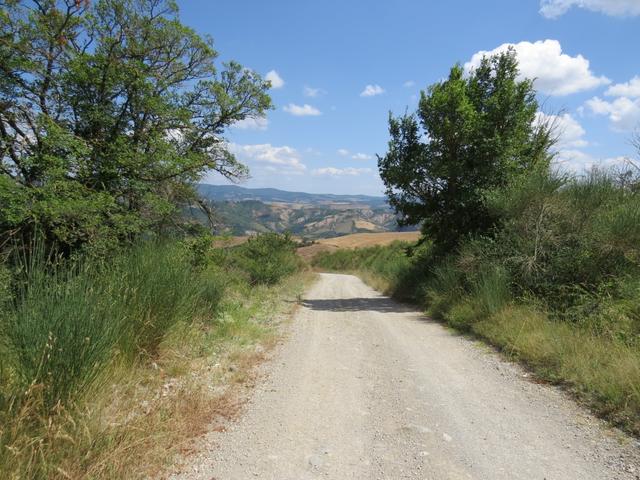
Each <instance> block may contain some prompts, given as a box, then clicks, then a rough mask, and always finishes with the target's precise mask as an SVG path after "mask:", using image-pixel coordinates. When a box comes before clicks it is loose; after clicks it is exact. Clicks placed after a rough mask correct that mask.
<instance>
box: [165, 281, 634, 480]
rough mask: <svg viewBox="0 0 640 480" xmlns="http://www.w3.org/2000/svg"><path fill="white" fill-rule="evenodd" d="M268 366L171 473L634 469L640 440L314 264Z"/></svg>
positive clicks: (291, 475)
mask: <svg viewBox="0 0 640 480" xmlns="http://www.w3.org/2000/svg"><path fill="white" fill-rule="evenodd" d="M263 370H264V372H265V373H268V375H266V378H265V379H264V380H263V381H261V382H259V385H258V387H257V388H256V390H255V392H254V394H253V396H252V400H251V401H250V402H249V405H248V407H247V411H246V412H245V414H244V415H243V416H242V417H241V418H240V419H239V420H238V421H237V422H235V423H233V424H231V425H230V426H229V428H228V430H227V431H226V432H211V433H210V434H209V435H208V436H207V437H206V438H205V439H203V442H202V443H203V449H202V451H201V452H200V453H199V454H198V455H196V456H194V457H193V458H192V459H191V460H190V463H189V464H188V465H187V466H186V467H185V473H184V474H182V475H178V476H177V477H175V478H181V479H207V480H210V479H212V478H213V479H216V480H247V479H250V478H259V479H265V480H294V479H295V480H303V479H319V478H324V479H336V480H339V479H340V480H341V479H363V480H367V479H389V480H392V479H394V480H395V479H433V480H445V479H487V480H498V479H505V480H507V479H508V480H514V479H527V480H530V479H539V480H542V479H547V480H574V479H575V480H587V479H594V480H606V479H638V478H640V444H638V442H637V441H636V440H634V439H630V438H628V437H625V436H624V435H622V434H620V433H619V432H617V431H614V430H611V429H608V428H607V427H605V426H603V425H602V423H601V422H600V421H598V420H596V419H594V418H593V417H592V416H591V415H589V414H588V413H586V412H585V411H584V410H583V409H582V408H580V407H578V406H576V405H575V403H574V402H572V401H571V400H570V399H568V398H567V397H566V395H564V394H563V393H562V392H560V391H559V390H557V389H555V388H551V387H548V386H544V385H539V384H536V383H534V382H532V381H530V380H529V379H528V378H527V374H526V373H525V372H524V371H523V370H522V369H520V368H519V367H517V366H515V365H513V364H510V363H506V362H504V361H502V360H500V358H499V357H498V356H497V355H496V354H495V353H493V352H491V351H489V350H488V349H487V348H486V347H483V346H481V345H480V344H477V343H475V342H471V341H469V340H466V339H464V338H462V337H459V336H456V335H454V334H452V333H450V332H449V331H448V330H446V329H445V328H443V327H442V326H440V325H438V324H436V323H433V322H430V321H428V320H426V319H424V318H423V317H421V316H420V315H419V314H417V313H415V312H414V311H413V310H411V309H409V308H406V307H404V306H401V305H398V304H397V303H395V302H393V301H391V300H389V299H388V298H386V297H383V296H380V295H379V294H377V293H376V292H375V291H373V290H372V289H370V288H369V287H367V286H366V285H364V284H363V283H362V282H361V281H360V280H359V279H357V278H356V277H353V276H350V275H334V274H322V275H321V278H320V280H319V281H318V282H317V283H316V284H315V285H314V286H313V288H312V289H311V290H310V291H309V292H308V294H307V296H306V300H305V301H304V304H303V307H302V308H301V309H300V310H299V311H298V313H297V314H296V317H295V318H294V320H293V324H292V326H291V333H290V338H289V339H288V340H287V341H286V342H284V344H283V345H282V347H281V348H280V349H279V350H278V351H277V352H276V353H275V356H274V359H273V360H272V361H271V362H269V363H267V364H266V365H265V366H264V367H263Z"/></svg>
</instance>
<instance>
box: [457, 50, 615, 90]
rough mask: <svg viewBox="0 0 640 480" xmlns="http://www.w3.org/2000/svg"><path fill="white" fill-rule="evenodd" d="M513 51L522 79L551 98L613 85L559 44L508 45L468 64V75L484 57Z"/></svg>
mask: <svg viewBox="0 0 640 480" xmlns="http://www.w3.org/2000/svg"><path fill="white" fill-rule="evenodd" d="M509 47H513V48H514V49H515V51H516V53H517V55H518V63H519V68H520V77H521V78H531V79H535V86H536V88H537V89H538V90H540V91H541V92H544V93H547V94H549V95H568V94H571V93H576V92H581V91H584V90H590V89H592V88H595V87H598V86H601V85H606V84H608V83H611V82H610V80H609V79H608V78H606V77H602V76H601V77H596V76H595V75H594V74H593V72H592V71H591V69H590V68H589V60H587V59H586V58H584V57H583V56H582V55H577V56H575V57H572V56H570V55H567V54H566V53H562V47H561V46H560V42H558V41H557V40H540V41H537V42H534V43H531V42H520V43H515V44H513V43H504V44H502V45H500V46H499V47H497V48H495V49H494V50H491V51H480V52H478V53H476V54H474V55H473V57H471V60H470V61H469V62H467V63H465V65H464V67H465V70H466V71H467V72H468V71H470V70H471V69H473V68H477V67H478V66H479V65H480V61H481V60H482V57H483V56H490V55H493V54H496V53H501V52H504V51H506V50H507V49H508V48H509Z"/></svg>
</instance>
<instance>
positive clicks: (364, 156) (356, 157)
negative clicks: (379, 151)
mask: <svg viewBox="0 0 640 480" xmlns="http://www.w3.org/2000/svg"><path fill="white" fill-rule="evenodd" d="M351 158H353V159H354V160H371V159H372V158H373V157H372V156H371V155H367V154H366V153H355V154H353V155H352V156H351Z"/></svg>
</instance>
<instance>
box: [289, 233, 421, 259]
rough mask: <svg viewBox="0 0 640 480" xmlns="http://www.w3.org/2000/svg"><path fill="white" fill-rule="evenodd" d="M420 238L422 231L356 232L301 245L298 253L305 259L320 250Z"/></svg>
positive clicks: (414, 240)
mask: <svg viewBox="0 0 640 480" xmlns="http://www.w3.org/2000/svg"><path fill="white" fill-rule="evenodd" d="M419 238H420V232H381V233H354V234H352V235H343V236H341V237H334V238H323V239H321V240H318V241H317V242H316V243H314V244H313V245H309V246H306V247H300V248H298V255H300V256H301V257H302V258H304V259H305V260H311V259H312V258H313V257H315V256H316V255H317V254H318V253H320V252H333V251H336V250H340V249H347V248H365V247H374V246H377V245H381V246H382V245H389V244H391V243H393V242H395V241H401V242H417V241H418V239H419Z"/></svg>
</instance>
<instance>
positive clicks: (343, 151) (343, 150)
mask: <svg viewBox="0 0 640 480" xmlns="http://www.w3.org/2000/svg"><path fill="white" fill-rule="evenodd" d="M338 155H342V156H343V157H346V156H347V155H349V150H347V149H346V148H339V149H338Z"/></svg>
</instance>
